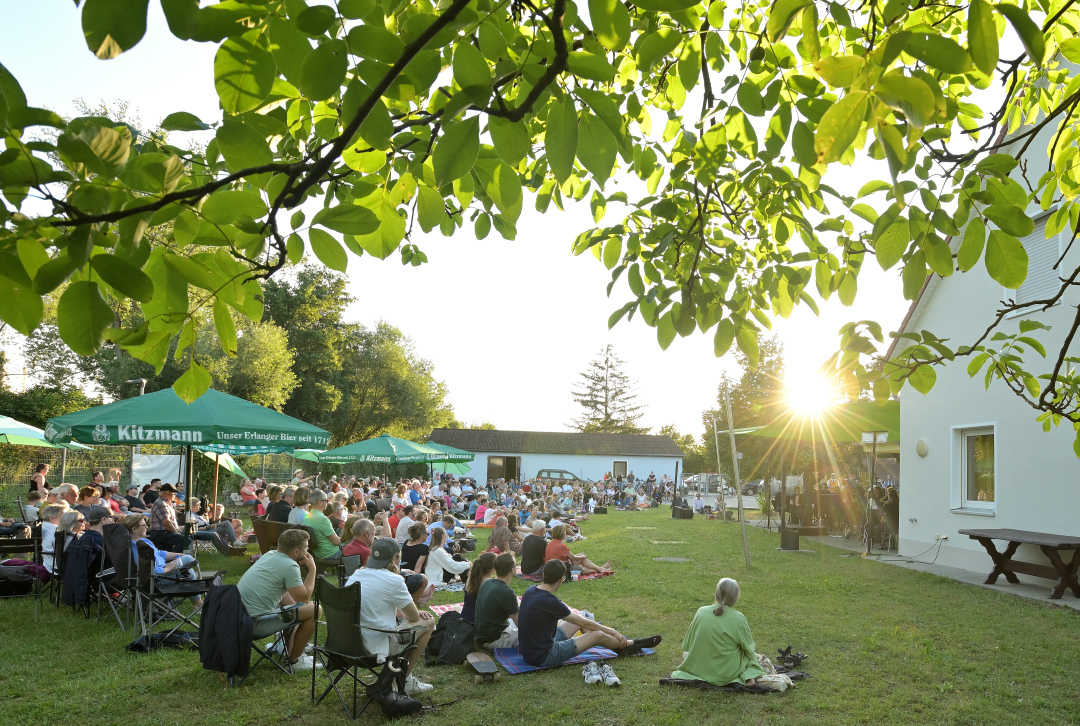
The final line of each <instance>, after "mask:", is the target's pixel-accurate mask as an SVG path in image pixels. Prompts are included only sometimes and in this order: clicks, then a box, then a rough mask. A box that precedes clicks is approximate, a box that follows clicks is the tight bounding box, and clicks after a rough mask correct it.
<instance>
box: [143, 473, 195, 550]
mask: <svg viewBox="0 0 1080 726" xmlns="http://www.w3.org/2000/svg"><path fill="white" fill-rule="evenodd" d="M175 496H176V489H175V487H173V485H172V484H165V485H163V486H162V487H161V491H160V496H159V497H158V498H157V499H155V500H154V504H153V506H151V507H150V535H149V539H150V541H151V542H153V543H154V546H155V547H157V548H158V549H163V550H165V551H167V552H183V551H184V549H185V548H187V546H188V538H187V537H185V536H184V535H183V533H181V531H180V526H179V525H178V524H177V523H176V510H175V509H174V508H173V501H174V497H175Z"/></svg>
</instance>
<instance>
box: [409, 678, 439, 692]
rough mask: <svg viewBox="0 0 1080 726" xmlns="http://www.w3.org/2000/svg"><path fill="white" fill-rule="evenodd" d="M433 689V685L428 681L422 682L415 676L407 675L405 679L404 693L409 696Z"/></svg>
mask: <svg viewBox="0 0 1080 726" xmlns="http://www.w3.org/2000/svg"><path fill="white" fill-rule="evenodd" d="M433 690H435V686H433V685H431V684H430V683H424V682H423V681H422V680H420V679H419V678H417V677H416V676H409V677H408V678H406V679H405V693H408V694H409V695H410V696H415V695H417V694H419V693H427V692H428V691H433Z"/></svg>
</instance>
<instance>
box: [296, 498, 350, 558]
mask: <svg viewBox="0 0 1080 726" xmlns="http://www.w3.org/2000/svg"><path fill="white" fill-rule="evenodd" d="M309 496H310V500H311V511H309V512H308V515H307V516H306V517H304V521H303V524H304V526H306V527H311V528H312V529H313V530H314V531H315V538H314V540H313V541H312V542H311V545H310V546H311V554H312V555H313V556H315V557H317V558H319V559H320V560H334V559H337V558H338V557H340V556H341V537H338V536H337V534H336V533H335V532H334V525H332V524H331V523H330V519H329V518H328V517H327V516H326V514H324V510H325V509H326V492H324V491H323V490H321V489H315V490H314V491H312V492H311V494H310V495H309Z"/></svg>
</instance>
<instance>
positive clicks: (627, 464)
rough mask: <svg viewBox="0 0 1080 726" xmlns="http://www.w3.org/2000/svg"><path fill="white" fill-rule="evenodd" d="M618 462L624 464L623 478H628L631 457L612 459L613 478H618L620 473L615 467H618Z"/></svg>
mask: <svg viewBox="0 0 1080 726" xmlns="http://www.w3.org/2000/svg"><path fill="white" fill-rule="evenodd" d="M616 464H622V465H623V470H624V471H623V474H622V476H623V479H626V475H627V474H629V473H630V460H629V459H612V460H611V478H612V479H617V478H618V477H619V475H618V474H616V473H615V468H616V467H615V465H616Z"/></svg>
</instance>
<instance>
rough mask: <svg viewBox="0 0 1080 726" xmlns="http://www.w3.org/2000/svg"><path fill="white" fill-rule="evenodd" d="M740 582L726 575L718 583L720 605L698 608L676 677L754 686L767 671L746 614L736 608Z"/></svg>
mask: <svg viewBox="0 0 1080 726" xmlns="http://www.w3.org/2000/svg"><path fill="white" fill-rule="evenodd" d="M738 599H739V583H737V582H735V580H732V579H731V578H730V577H725V578H723V579H721V580H720V582H718V583H717V584H716V603H717V604H716V605H706V606H705V607H702V608H698V611H697V613H695V614H694V621H693V622H692V623H690V629H689V630H687V631H686V637H685V638H683V645H682V647H683V651H684V652H685V653H686V657H685V658H683V662H682V664H681V665H679V667H678V668H677V669H676V670H675V672H674V673H672V674H671V677H672V678H683V679H687V680H694V681H706V682H708V683H712V684H713V685H717V686H726V685H727V684H729V683H742V684H745V685H747V686H752V685H754V683H755V679H756V678H759V677H760V676H763V675H765V671H764V670H763V669H762V668H761V666H760V665H758V661H757V653H756V652H755V649H754V636H753V635H751V634H750V625H749V624H748V623H747V622H746V616H745V615H743V614H742V613H740V612H739V611H738V610H735V608H734V605H735V603H736V602H737V601H738Z"/></svg>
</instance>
